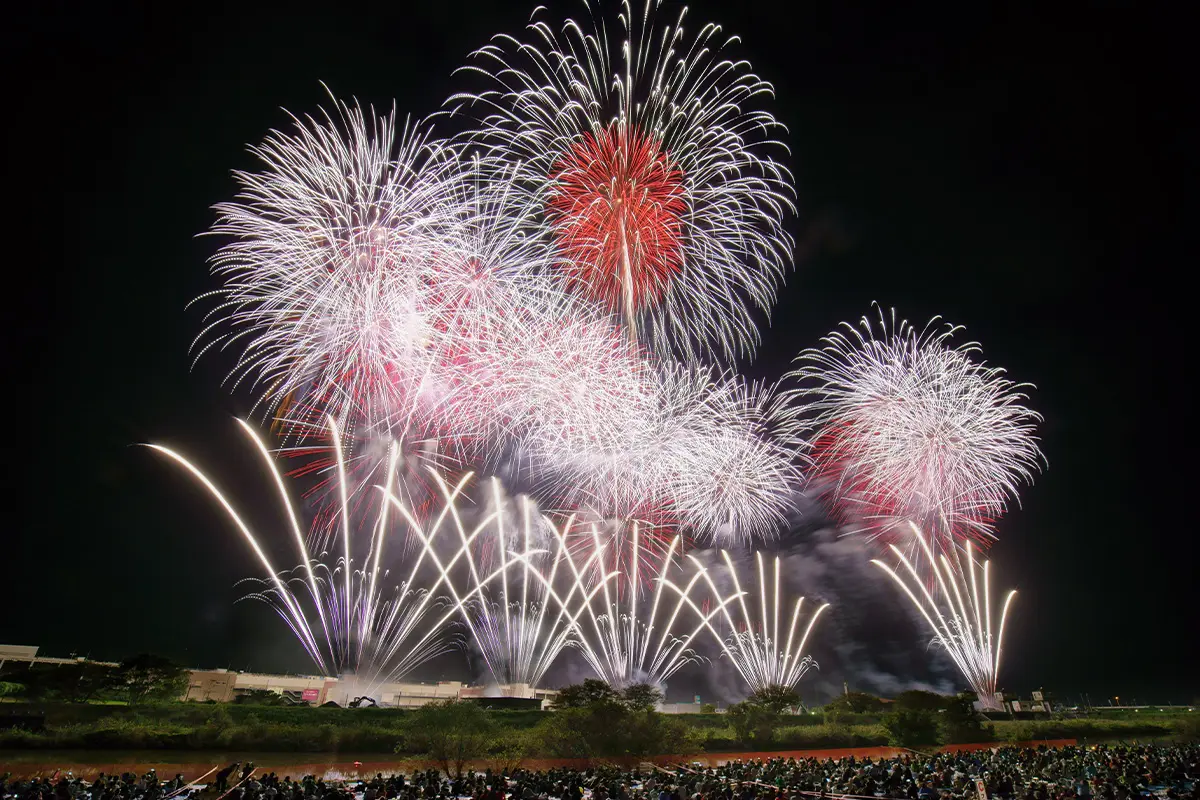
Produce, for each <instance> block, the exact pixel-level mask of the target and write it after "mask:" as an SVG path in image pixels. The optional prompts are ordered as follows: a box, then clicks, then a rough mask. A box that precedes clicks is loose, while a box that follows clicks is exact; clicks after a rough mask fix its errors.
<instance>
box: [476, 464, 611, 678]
mask: <svg viewBox="0 0 1200 800" xmlns="http://www.w3.org/2000/svg"><path fill="white" fill-rule="evenodd" d="M519 502H520V509H521V510H520V518H521V524H520V528H519V531H518V532H517V534H516V538H519V539H520V540H521V544H522V545H523V549H524V552H523V553H518V552H516V551H514V550H512V549H511V548H510V542H512V543H513V544H515V543H516V542H515V541H512V540H511V539H510V538H509V536H508V535H507V533H506V528H505V526H504V515H503V514H500V515H499V516H497V518H496V521H497V525H496V537H495V541H494V545H495V549H496V556H497V559H498V560H499V562H500V564H501V567H502V569H504V571H505V572H504V575H505V577H504V578H502V579H501V580H500V589H499V590H498V591H497V590H489V591H488V592H486V593H485V594H481V595H480V597H479V598H478V600H477V601H476V602H475V603H473V604H472V605H471V606H470V607H469V608H467V609H466V612H467V613H468V614H469V615H470V616H471V617H472V621H471V622H470V627H471V630H472V632H473V634H474V637H475V642H476V645H477V646H478V648H479V650H480V652H481V654H482V655H483V658H484V661H485V663H486V664H487V666H488V670H489V672H491V674H492V677H493V678H494V679H495V681H496V683H498V684H501V685H510V686H511V685H513V684H526V685H528V686H531V687H532V686H537V685H538V684H539V683H540V682H541V679H542V677H543V676H544V675H545V673H546V670H548V669H549V668H550V666H551V665H552V664H553V663H554V661H555V660H556V659H557V658H558V656H559V655H560V654H561V653H562V651H563V650H564V649H565V648H566V647H567V646H568V644H569V643H570V641H571V637H572V636H573V633H574V623H573V620H574V617H573V616H572V614H571V609H572V608H575V609H576V615H577V614H578V608H579V607H578V606H577V605H573V603H574V604H582V603H585V602H586V600H587V596H588V595H587V590H586V588H585V587H583V586H582V585H576V586H573V587H572V591H571V592H570V593H569V594H568V595H567V597H565V598H563V597H561V596H558V597H557V598H556V599H557V600H558V606H559V608H558V611H557V613H555V612H553V611H552V610H551V606H552V603H551V602H550V600H551V591H552V587H553V586H554V585H555V582H556V580H557V577H558V568H559V566H560V565H561V563H562V560H561V559H559V558H548V557H547V556H548V554H549V551H545V550H541V549H540V548H538V547H536V546H535V545H538V544H540V543H541V542H542V541H543V540H544V539H546V538H548V535H549V536H554V534H557V529H556V528H555V526H554V523H553V522H552V521H551V520H550V519H548V518H546V517H544V516H542V515H541V514H539V513H537V512H536V511H535V509H534V508H533V506H532V503H531V502H530V500H529V498H528V497H525V496H521V497H520V498H519ZM492 503H493V505H495V506H496V507H497V508H499V507H500V506H501V504H502V501H501V496H500V483H499V481H498V480H496V479H495V478H493V479H492ZM571 524H572V523H571V522H570V521H568V522H567V526H568V527H569V526H570V525H571ZM554 538H558V537H557V536H555V537H554ZM560 541H561V539H560ZM547 561H549V564H550V569H549V573H548V574H543V572H542V570H543V569H545V564H546V563H547ZM589 566H590V562H589ZM605 580H607V578H606V577H605V576H604V575H603V574H601V575H600V576H599V578H598V579H597V580H596V581H595V583H594V585H593V586H592V587H591V591H592V592H595V591H599V589H600V584H602V583H603V582H604V581H605ZM576 590H579V592H580V594H579V597H578V599H576V597H575V591H576Z"/></svg>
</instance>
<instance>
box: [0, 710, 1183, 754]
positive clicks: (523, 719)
mask: <svg viewBox="0 0 1200 800" xmlns="http://www.w3.org/2000/svg"><path fill="white" fill-rule="evenodd" d="M30 713H32V714H38V715H42V716H43V717H44V719H45V729H44V730H41V731H36V732H35V731H28V730H23V729H20V728H11V729H0V748H9V749H15V748H19V749H98V750H110V749H170V750H224V751H233V750H246V751H251V750H253V751H264V752H309V753H317V752H338V751H341V750H347V751H349V750H352V751H355V752H360V753H392V752H397V750H396V748H397V746H398V745H399V746H400V749H399V751H398V752H400V753H404V752H407V751H406V749H405V748H404V739H405V722H406V719H407V716H408V714H409V713H411V712H408V711H405V710H402V709H377V708H368V709H356V710H347V709H338V708H309V707H271V706H255V705H236V704H229V705H225V704H221V705H209V704H196V703H165V704H161V705H149V706H123V705H86V704H45V705H34V704H28V705H27V704H18V703H5V704H4V706H3V708H2V711H0V714H2V715H9V714H12V715H21V714H30ZM490 713H491V715H492V717H493V719H494V720H495V721H496V722H497V723H498V725H499V726H500V727H501V728H503V729H508V730H514V731H515V730H523V729H524V730H527V729H531V728H533V727H535V726H536V725H537V724H538V723H539V722H540V721H541V720H542V719H544V718H545V717H546V715H547V714H552V713H554V712H547V711H493V712H490ZM860 716H862V718H855V719H854V720H845V719H841V720H839V722H838V724H833V725H831V724H826V723H825V722H824V721H823V719H822V717H821V716H820V715H797V716H796V717H794V718H790V719H788V720H787V721H786V722H785V724H784V725H783V726H781V727H780V728H778V729H777V730H776V732H775V737H774V740H773V741H772V742H771V747H772V748H773V749H777V750H797V749H809V748H834V747H866V746H873V745H882V744H886V742H887V734H886V732H885V731H884V729H883V727H882V726H881V725H880V724H878V719H877V718H871V717H867V716H866V715H860ZM678 719H679V720H680V721H682V722H684V723H685V724H687V725H689V726H691V727H693V728H694V729H695V730H696V734H697V738H698V739H699V741H700V742H701V743H702V746H703V748H704V750H705V751H706V752H722V751H724V752H733V751H738V750H744V749H745V746H744V744H741V743H739V742H738V741H737V740H736V737H735V736H734V732H733V729H732V727H731V726H730V725H729V724H728V721H727V719H726V718H725V717H724V716H723V715H721V714H682V715H679V716H678ZM850 723H852V724H850ZM1198 726H1200V712H1192V713H1187V712H1182V713H1175V714H1170V713H1158V714H1144V715H1143V714H1138V715H1136V718H1130V716H1125V717H1124V718H1121V719H1106V718H1103V717H1097V718H1089V719H1062V720H1055V719H1045V720H1002V721H997V722H993V723H991V731H990V734H988V733H985V736H984V737H982V738H984V739H985V740H993V739H994V740H996V741H1001V742H1004V741H1032V740H1038V739H1065V738H1069V739H1079V740H1091V741H1097V740H1111V739H1133V738H1138V737H1142V738H1147V737H1167V736H1187V737H1197V736H1200V731H1198V730H1197V727H1198Z"/></svg>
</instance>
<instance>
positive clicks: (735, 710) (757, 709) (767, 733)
mask: <svg viewBox="0 0 1200 800" xmlns="http://www.w3.org/2000/svg"><path fill="white" fill-rule="evenodd" d="M727 713H728V715H729V721H730V723H732V725H733V732H734V735H735V736H737V738H738V741H739V742H741V743H742V744H747V745H749V744H752V745H755V746H757V747H761V746H764V745H767V744H769V743H770V742H771V739H772V738H773V737H774V736H775V728H776V727H778V725H779V714H778V713H777V712H775V711H772V710H771V709H770V708H768V707H767V706H764V705H759V704H758V703H752V702H750V701H749V700H745V701H743V702H741V703H734V704H733V705H731V706H730V707H729V711H728V712H727Z"/></svg>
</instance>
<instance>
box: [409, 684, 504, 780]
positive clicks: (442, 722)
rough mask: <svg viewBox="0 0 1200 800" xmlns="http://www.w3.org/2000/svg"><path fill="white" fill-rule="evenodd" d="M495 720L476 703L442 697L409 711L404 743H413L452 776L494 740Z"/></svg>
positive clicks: (486, 749)
mask: <svg viewBox="0 0 1200 800" xmlns="http://www.w3.org/2000/svg"><path fill="white" fill-rule="evenodd" d="M495 727H496V726H495V722H494V721H493V720H492V718H491V716H490V715H489V714H488V712H487V711H485V710H483V708H481V707H480V706H479V704H478V703H472V702H471V701H469V700H446V701H443V702H440V703H427V704H425V705H423V706H421V707H420V708H418V709H417V710H416V711H414V712H413V713H412V716H411V717H410V718H409V720H408V723H407V725H405V732H406V734H407V737H408V738H407V741H406V742H405V744H410V745H415V746H416V747H417V748H418V749H419V750H420V751H421V752H422V753H423V754H424V755H426V756H427V757H428V758H431V759H433V760H434V761H436V762H438V763H439V764H440V765H441V766H442V771H443V772H445V773H446V774H447V775H451V774H452V775H454V776H455V777H456V778H457V777H461V776H462V771H463V766H464V765H465V764H466V763H467V762H468V761H470V760H471V759H473V758H480V757H482V756H484V755H486V754H487V752H488V748H489V747H490V746H491V745H492V742H493V739H494V731H495Z"/></svg>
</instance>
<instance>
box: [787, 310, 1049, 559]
mask: <svg viewBox="0 0 1200 800" xmlns="http://www.w3.org/2000/svg"><path fill="white" fill-rule="evenodd" d="M959 330H960V329H959V328H956V327H954V326H951V325H940V324H939V323H938V320H937V319H936V318H935V319H934V320H933V321H931V322H930V323H929V325H927V326H926V327H925V328H924V329H923V330H918V329H916V328H914V327H912V326H910V325H909V324H908V323H907V322H904V321H901V322H899V323H897V322H896V318H895V315H894V312H893V314H892V315H891V319H890V320H889V319H888V317H886V316H884V314H883V310H882V309H880V313H879V318H878V320H877V323H875V324H873V323H872V322H871V320H870V319H869V318H867V317H863V319H862V320H861V321H860V323H859V325H858V326H857V327H855V326H851V325H849V324H844V325H843V327H842V329H841V330H838V331H835V332H833V333H831V334H830V335H829V336H827V337H825V339H824V340H823V342H824V344H823V346H822V347H821V348H819V349H812V350H806V351H804V352H803V353H801V354H800V356H799V357H798V358H797V363H798V364H799V366H798V367H797V369H796V370H795V371H794V372H792V373H790V374H789V376H788V378H790V379H792V380H794V381H796V382H797V384H798V388H796V389H793V390H792V391H791V392H790V393H789V395H788V397H789V400H790V401H791V402H793V403H794V404H795V407H796V408H797V409H800V408H802V407H803V408H805V409H806V410H807V411H809V412H812V416H809V417H806V418H803V419H799V418H797V421H796V424H797V427H798V428H802V429H805V432H808V433H811V435H812V437H813V438H812V439H811V442H812V458H813V461H814V464H815V469H814V471H813V474H814V476H815V477H817V478H818V479H823V480H825V481H827V482H828V484H829V485H830V486H831V487H832V494H833V496H834V499H835V506H836V509H837V511H838V513H839V515H840V516H841V517H842V518H843V520H845V521H847V522H851V523H856V524H857V525H858V526H860V528H861V530H863V531H864V532H865V533H867V534H869V535H870V536H871V537H872V538H877V537H883V538H884V539H885V540H890V539H894V538H896V537H902V536H903V533H904V530H905V529H904V528H903V527H902V526H904V525H905V524H907V523H908V522H913V523H916V524H917V525H918V526H920V527H921V528H922V529H923V530H927V531H930V532H931V534H932V536H933V539H934V544H935V549H942V548H950V547H953V545H954V543H955V542H956V541H958V540H961V539H962V538H964V537H969V538H973V539H976V540H977V541H980V542H985V543H986V542H987V541H988V540H989V539H991V538H993V535H992V526H993V523H994V522H995V520H996V519H997V518H998V517H999V516H1000V515H1001V514H1003V513H1004V511H1005V509H1006V507H1007V505H1008V503H1009V501H1010V500H1016V498H1017V488H1018V486H1019V485H1020V484H1021V483H1023V482H1032V480H1033V475H1034V473H1035V472H1036V471H1037V469H1038V468H1039V466H1040V464H1041V462H1042V455H1041V451H1040V450H1039V448H1038V443H1037V437H1036V436H1035V428H1036V424H1037V423H1038V422H1039V421H1040V420H1041V416H1040V415H1039V414H1037V413H1036V412H1034V411H1032V410H1030V409H1029V408H1027V407H1026V406H1025V405H1024V402H1025V400H1026V399H1027V398H1026V395H1025V393H1024V391H1025V390H1026V389H1027V388H1028V384H1016V383H1013V382H1012V381H1010V380H1008V379H1007V378H1006V377H1005V373H1004V370H1002V369H998V368H995V367H989V366H988V365H987V364H986V362H982V361H979V360H977V358H978V354H979V345H978V344H976V343H974V342H968V343H965V344H959V345H953V344H952V343H951V341H950V340H951V339H952V337H953V336H954V335H955V334H956V333H957V332H958V331H959ZM805 403H807V404H808V405H807V406H804V405H803V404H805Z"/></svg>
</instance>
